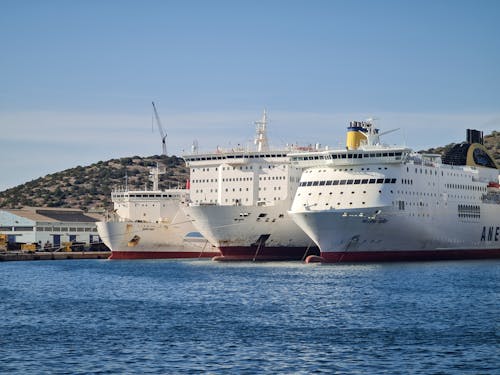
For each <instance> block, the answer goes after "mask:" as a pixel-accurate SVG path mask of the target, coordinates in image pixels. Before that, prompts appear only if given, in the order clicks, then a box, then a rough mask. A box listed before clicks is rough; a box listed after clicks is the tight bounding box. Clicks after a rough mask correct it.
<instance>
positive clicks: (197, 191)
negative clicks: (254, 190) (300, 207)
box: [195, 186, 281, 193]
mask: <svg viewBox="0 0 500 375" xmlns="http://www.w3.org/2000/svg"><path fill="white" fill-rule="evenodd" d="M236 189H237V188H233V191H236ZM261 190H263V191H266V188H265V187H263V188H261V187H259V191H261ZM269 190H271V188H269ZM273 190H281V186H274V187H273ZM239 191H243V188H239ZM245 191H248V188H245ZM210 192H211V193H217V189H210ZM227 192H229V188H226V193H227ZM195 193H203V189H199V190H198V189H196V190H195Z"/></svg>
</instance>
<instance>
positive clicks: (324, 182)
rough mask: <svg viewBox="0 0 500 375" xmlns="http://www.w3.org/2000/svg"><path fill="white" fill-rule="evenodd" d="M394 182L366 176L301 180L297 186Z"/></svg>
mask: <svg viewBox="0 0 500 375" xmlns="http://www.w3.org/2000/svg"><path fill="white" fill-rule="evenodd" d="M384 183H385V184H395V183H396V179H395V178H366V179H358V180H327V181H302V182H301V183H300V184H299V186H329V185H364V184H384Z"/></svg>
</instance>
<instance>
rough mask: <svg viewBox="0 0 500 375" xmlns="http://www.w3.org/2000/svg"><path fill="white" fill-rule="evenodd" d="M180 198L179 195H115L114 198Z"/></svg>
mask: <svg viewBox="0 0 500 375" xmlns="http://www.w3.org/2000/svg"><path fill="white" fill-rule="evenodd" d="M127 197H130V198H179V197H180V195H179V194H126V195H124V194H113V198H127Z"/></svg>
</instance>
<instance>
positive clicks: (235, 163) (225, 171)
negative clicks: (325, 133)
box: [184, 112, 319, 260]
mask: <svg viewBox="0 0 500 375" xmlns="http://www.w3.org/2000/svg"><path fill="white" fill-rule="evenodd" d="M266 126H267V117H266V112H264V115H263V117H262V120H261V121H259V122H256V128H257V137H256V139H255V144H256V149H255V150H250V149H244V148H240V147H238V148H236V149H232V150H229V151H225V150H222V149H219V148H218V149H217V151H216V152H215V153H208V154H199V153H197V152H196V151H197V150H195V152H194V153H193V154H191V155H185V156H184V160H185V161H186V165H187V166H188V167H189V168H190V180H191V181H190V182H191V191H190V204H189V205H188V206H187V207H184V211H185V212H186V214H187V215H188V216H189V217H190V218H192V219H193V223H194V225H195V227H196V228H197V229H198V230H199V231H200V233H201V234H202V235H203V236H204V237H205V238H206V239H208V241H210V243H211V244H212V245H214V246H215V247H217V248H218V249H220V251H221V253H222V257H217V258H215V259H216V260H300V259H305V257H306V256H307V255H309V254H319V251H318V249H317V247H316V246H315V245H314V243H313V242H312V241H311V239H310V238H309V237H308V236H307V235H306V234H305V233H304V232H303V231H302V230H301V229H300V228H299V227H298V225H297V224H295V223H294V222H293V220H292V219H291V218H290V217H289V215H288V214H287V211H288V210H289V209H290V206H291V203H292V199H293V196H294V194H295V190H296V189H297V187H298V184H299V180H300V176H301V173H302V169H301V168H300V167H295V166H292V165H291V164H290V159H289V157H288V156H287V154H288V153H289V152H290V151H291V150H292V149H293V148H294V147H288V148H287V149H281V150H279V149H274V150H273V149H270V147H269V145H268V140H267V129H266Z"/></svg>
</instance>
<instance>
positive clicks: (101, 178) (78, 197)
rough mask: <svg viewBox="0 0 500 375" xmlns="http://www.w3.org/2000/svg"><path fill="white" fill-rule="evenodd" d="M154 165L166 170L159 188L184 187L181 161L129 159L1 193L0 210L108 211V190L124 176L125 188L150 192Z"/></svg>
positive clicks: (121, 183) (60, 174)
mask: <svg viewBox="0 0 500 375" xmlns="http://www.w3.org/2000/svg"><path fill="white" fill-rule="evenodd" d="M157 163H159V165H160V167H161V166H164V167H165V168H166V173H165V174H163V175H160V184H159V187H160V189H167V188H169V187H177V186H182V187H184V186H185V184H186V180H187V179H188V170H187V169H186V168H185V164H184V161H183V160H182V159H181V158H178V157H176V156H171V157H167V156H150V157H139V156H133V157H126V158H120V159H111V160H108V161H99V162H97V163H94V164H91V165H89V166H87V167H82V166H77V167H75V168H70V169H66V170H64V171H62V172H58V173H53V174H49V175H47V176H45V177H40V178H38V179H36V180H33V181H30V182H27V183H25V184H23V185H19V186H16V187H14V188H11V189H8V190H5V191H3V192H0V207H5V208H20V207H22V206H33V207H67V208H80V209H82V210H85V211H88V210H103V209H108V208H111V207H112V203H111V191H112V190H113V189H114V188H118V187H123V186H124V185H125V176H127V180H128V187H129V189H132V190H139V189H140V190H142V189H144V187H145V186H146V184H147V185H148V188H149V189H151V188H152V183H151V182H149V169H150V168H151V167H156V165H157Z"/></svg>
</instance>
